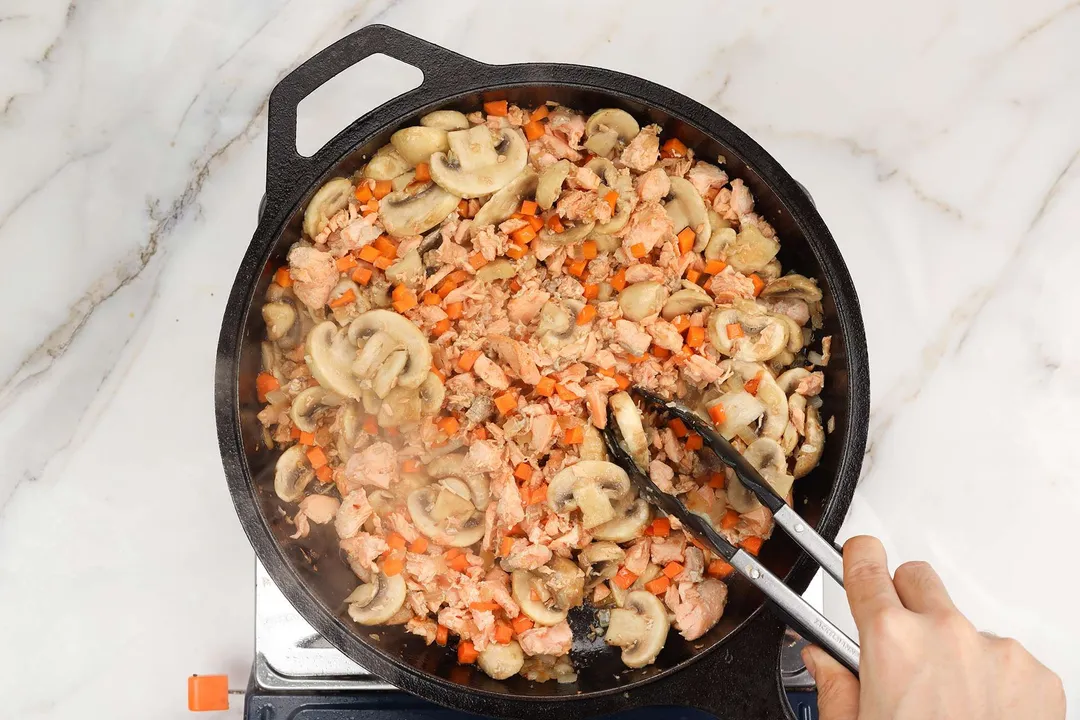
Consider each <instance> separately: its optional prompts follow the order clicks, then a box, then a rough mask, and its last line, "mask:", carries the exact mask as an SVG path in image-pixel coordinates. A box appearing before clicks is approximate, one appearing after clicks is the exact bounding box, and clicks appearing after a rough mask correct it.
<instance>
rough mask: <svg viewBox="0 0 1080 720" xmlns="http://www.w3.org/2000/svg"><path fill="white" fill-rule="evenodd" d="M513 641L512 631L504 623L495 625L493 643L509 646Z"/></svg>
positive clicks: (500, 622)
mask: <svg viewBox="0 0 1080 720" xmlns="http://www.w3.org/2000/svg"><path fill="white" fill-rule="evenodd" d="M513 639H514V631H513V630H512V629H511V628H510V626H509V625H507V624H506V623H505V622H502V621H499V622H497V623H495V642H497V643H499V644H500V645H509V644H510V641H511V640H513Z"/></svg>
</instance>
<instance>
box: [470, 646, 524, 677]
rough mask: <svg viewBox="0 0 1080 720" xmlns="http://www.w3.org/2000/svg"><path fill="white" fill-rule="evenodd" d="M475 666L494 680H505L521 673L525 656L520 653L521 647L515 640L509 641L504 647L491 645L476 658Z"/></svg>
mask: <svg viewBox="0 0 1080 720" xmlns="http://www.w3.org/2000/svg"><path fill="white" fill-rule="evenodd" d="M476 664H477V665H479V666H480V669H481V670H483V671H484V672H485V673H487V674H488V676H489V677H492V678H495V679H496V680H506V679H507V678H511V677H513V676H514V675H517V674H518V673H519V672H520V671H521V666H522V665H524V664H525V654H524V653H523V652H521V646H520V645H518V642H517V640H511V641H510V642H508V643H507V644H506V645H500V644H499V643H491V644H490V645H488V646H487V647H486V648H484V650H483V651H481V653H480V655H479V657H477V658H476Z"/></svg>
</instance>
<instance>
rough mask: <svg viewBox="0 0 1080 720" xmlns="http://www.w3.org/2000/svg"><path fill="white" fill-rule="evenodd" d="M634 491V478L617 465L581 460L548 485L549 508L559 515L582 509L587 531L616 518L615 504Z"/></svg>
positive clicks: (557, 475) (558, 474) (562, 471)
mask: <svg viewBox="0 0 1080 720" xmlns="http://www.w3.org/2000/svg"><path fill="white" fill-rule="evenodd" d="M629 491H630V478H629V476H627V474H626V471H625V470H623V469H622V468H621V467H619V466H618V465H616V464H615V463H610V462H607V461H604V460H581V461H578V462H576V463H574V464H573V465H571V466H570V467H567V468H563V469H562V470H560V471H559V472H558V473H556V474H555V477H553V478H552V479H551V482H550V483H549V485H548V493H547V499H548V506H549V507H550V508H551V509H552V510H553V511H555V512H557V513H565V512H570V511H571V510H576V509H580V510H581V512H582V525H583V526H584V527H585V529H586V530H588V529H591V528H594V527H596V526H597V525H602V524H604V523H606V522H608V521H610V520H612V519H614V518H615V511H614V508H613V507H612V505H611V501H612V500H615V499H617V498H620V497H622V496H624V495H626V494H627V493H628V492H629Z"/></svg>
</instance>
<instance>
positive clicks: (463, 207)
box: [457, 200, 469, 218]
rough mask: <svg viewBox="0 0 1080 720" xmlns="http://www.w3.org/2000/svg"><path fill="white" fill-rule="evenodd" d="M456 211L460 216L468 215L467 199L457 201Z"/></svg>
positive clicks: (465, 216)
mask: <svg viewBox="0 0 1080 720" xmlns="http://www.w3.org/2000/svg"><path fill="white" fill-rule="evenodd" d="M457 211H458V215H460V216H461V217H463V218H467V217H469V201H468V200H462V201H461V202H459V203H458V204H457Z"/></svg>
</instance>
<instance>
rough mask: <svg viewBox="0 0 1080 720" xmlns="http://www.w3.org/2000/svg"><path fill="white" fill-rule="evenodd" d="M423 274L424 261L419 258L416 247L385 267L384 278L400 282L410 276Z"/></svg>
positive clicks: (414, 276)
mask: <svg viewBox="0 0 1080 720" xmlns="http://www.w3.org/2000/svg"><path fill="white" fill-rule="evenodd" d="M423 276H424V263H423V262H422V261H421V260H420V253H419V252H417V250H416V248H413V249H412V250H410V251H409V252H407V253H405V256H404V257H402V258H401V259H400V260H398V261H397V262H395V263H394V264H393V265H391V266H390V267H388V268H386V279H387V280H389V281H390V282H392V283H397V284H399V285H400V284H402V283H405V282H406V281H407V280H409V279H411V278H418V277H420V278H422V277H423Z"/></svg>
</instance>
